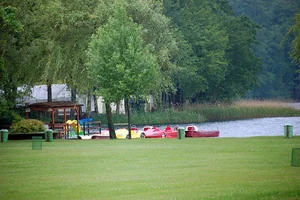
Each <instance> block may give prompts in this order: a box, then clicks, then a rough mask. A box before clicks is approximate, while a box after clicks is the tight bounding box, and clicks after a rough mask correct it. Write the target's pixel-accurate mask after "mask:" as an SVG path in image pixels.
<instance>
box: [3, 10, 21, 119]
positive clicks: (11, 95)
mask: <svg viewBox="0 0 300 200" xmlns="http://www.w3.org/2000/svg"><path fill="white" fill-rule="evenodd" d="M22 28H23V26H22V24H21V22H20V20H19V19H18V8H17V7H14V6H11V5H9V4H8V5H6V4H0V119H1V120H2V119H5V118H9V117H8V116H10V115H11V110H12V109H13V107H14V106H15V103H16V102H15V101H16V98H17V95H18V93H17V86H18V84H20V82H19V80H20V78H19V77H18V76H17V71H19V69H18V68H17V66H18V64H19V61H20V60H19V59H18V57H17V55H18V52H19V49H18V48H20V45H19V44H18V42H19V34H20V33H21V31H22ZM6 120H7V121H9V119H6ZM5 123H9V122H5Z"/></svg>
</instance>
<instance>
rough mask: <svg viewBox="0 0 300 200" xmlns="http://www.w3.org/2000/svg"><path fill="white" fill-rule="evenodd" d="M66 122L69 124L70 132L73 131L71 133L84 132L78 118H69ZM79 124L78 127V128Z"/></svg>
mask: <svg viewBox="0 0 300 200" xmlns="http://www.w3.org/2000/svg"><path fill="white" fill-rule="evenodd" d="M66 124H67V125H69V132H70V133H71V135H73V134H72V133H74V134H76V135H79V134H81V133H82V129H81V127H80V125H79V123H77V120H68V121H67V122H66ZM77 126H78V128H77ZM77 130H78V131H77Z"/></svg>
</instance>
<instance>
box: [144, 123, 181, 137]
mask: <svg viewBox="0 0 300 200" xmlns="http://www.w3.org/2000/svg"><path fill="white" fill-rule="evenodd" d="M142 137H143V138H176V137H177V127H174V128H173V129H172V128H171V127H170V126H167V127H166V128H165V129H159V128H157V127H156V126H145V127H144V128H143V132H142V134H141V138H142Z"/></svg>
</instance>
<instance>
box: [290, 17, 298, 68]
mask: <svg viewBox="0 0 300 200" xmlns="http://www.w3.org/2000/svg"><path fill="white" fill-rule="evenodd" d="M295 19H296V20H295V24H294V25H293V26H292V27H291V28H290V30H289V32H288V34H293V35H294V39H293V41H292V43H291V52H290V53H291V58H292V59H293V61H294V62H295V63H297V64H298V66H300V14H296V15H295ZM298 73H299V72H298Z"/></svg>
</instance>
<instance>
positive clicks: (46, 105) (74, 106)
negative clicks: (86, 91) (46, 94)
mask: <svg viewBox="0 0 300 200" xmlns="http://www.w3.org/2000/svg"><path fill="white" fill-rule="evenodd" d="M82 106H83V105H82V104H79V103H74V102H71V101H55V102H40V103H32V104H29V105H27V106H26V111H25V112H26V118H29V113H30V112H31V111H38V119H39V120H40V112H41V111H47V112H49V113H50V114H51V122H50V123H49V127H50V128H51V129H52V130H61V131H64V129H65V125H66V122H67V111H68V110H74V111H75V113H76V114H75V115H76V120H77V124H74V125H75V126H76V125H77V129H78V128H79V126H78V123H79V118H80V115H81V107H82ZM58 110H63V116H64V123H56V122H55V113H56V112H57V111H58ZM77 131H78V130H77Z"/></svg>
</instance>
